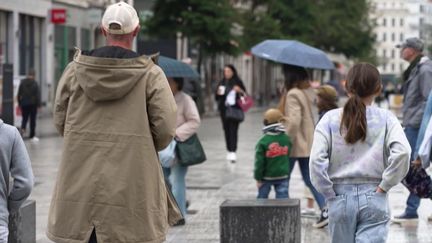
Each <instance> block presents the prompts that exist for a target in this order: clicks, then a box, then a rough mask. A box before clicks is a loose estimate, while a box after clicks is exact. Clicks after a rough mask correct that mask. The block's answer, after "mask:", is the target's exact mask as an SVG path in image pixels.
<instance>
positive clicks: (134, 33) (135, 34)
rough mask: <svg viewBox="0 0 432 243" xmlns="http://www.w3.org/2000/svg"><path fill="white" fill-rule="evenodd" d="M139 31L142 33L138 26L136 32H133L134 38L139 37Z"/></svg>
mask: <svg viewBox="0 0 432 243" xmlns="http://www.w3.org/2000/svg"><path fill="white" fill-rule="evenodd" d="M139 31H140V26H139V25H138V26H137V27H136V28H135V30H134V31H133V36H134V37H135V36H137V35H138V32H139Z"/></svg>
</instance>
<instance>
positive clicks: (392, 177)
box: [309, 106, 411, 199]
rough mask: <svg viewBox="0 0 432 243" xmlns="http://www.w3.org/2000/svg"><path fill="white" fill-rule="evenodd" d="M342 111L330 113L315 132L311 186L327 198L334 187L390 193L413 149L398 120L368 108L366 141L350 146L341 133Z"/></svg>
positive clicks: (330, 195) (378, 109) (407, 162)
mask: <svg viewBox="0 0 432 243" xmlns="http://www.w3.org/2000/svg"><path fill="white" fill-rule="evenodd" d="M341 117H342V108H339V109H335V110H332V111H329V112H327V113H326V114H325V115H324V117H323V118H322V119H321V120H320V122H319V123H318V125H317V126H316V129H315V134H314V140H313V145H312V151H311V155H310V160H309V161H310V162H309V163H310V164H309V166H310V177H311V180H312V184H313V185H314V186H315V188H316V189H317V190H318V191H319V192H321V193H322V194H323V195H324V196H325V198H327V199H328V198H331V197H334V196H335V195H336V194H335V192H334V190H333V185H334V184H366V183H376V184H377V185H379V187H380V188H381V189H383V190H384V191H388V190H390V189H391V188H392V187H393V186H395V185H396V184H398V183H399V182H400V181H401V180H402V179H403V178H404V177H405V175H406V173H407V172H408V168H409V164H410V161H409V156H410V154H411V148H410V145H409V143H408V140H407V138H406V137H405V133H404V131H403V129H402V127H401V125H400V123H399V121H398V120H397V118H396V117H395V116H394V115H393V114H392V113H391V112H390V111H388V110H384V109H381V108H378V107H375V106H367V108H366V118H367V135H366V140H365V141H357V142H356V143H355V144H347V143H346V142H345V140H344V135H345V132H346V130H345V129H343V130H345V132H344V131H342V135H341V132H340V122H341Z"/></svg>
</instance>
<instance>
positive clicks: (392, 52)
mask: <svg viewBox="0 0 432 243" xmlns="http://www.w3.org/2000/svg"><path fill="white" fill-rule="evenodd" d="M391 57H392V58H395V50H394V49H392V50H391Z"/></svg>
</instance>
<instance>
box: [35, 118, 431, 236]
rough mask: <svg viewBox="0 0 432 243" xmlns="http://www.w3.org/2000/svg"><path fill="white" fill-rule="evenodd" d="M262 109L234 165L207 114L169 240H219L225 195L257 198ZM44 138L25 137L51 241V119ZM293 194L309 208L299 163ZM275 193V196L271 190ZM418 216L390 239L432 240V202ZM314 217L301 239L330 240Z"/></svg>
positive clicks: (248, 125) (394, 201)
mask: <svg viewBox="0 0 432 243" xmlns="http://www.w3.org/2000/svg"><path fill="white" fill-rule="evenodd" d="M261 121H262V117H261V112H260V111H259V110H255V111H252V112H250V113H248V114H247V116H246V120H245V121H244V122H243V123H242V124H241V125H240V135H239V145H238V162H237V163H236V165H235V167H234V166H230V165H228V164H227V163H226V161H225V156H226V151H225V144H224V138H223V134H222V128H221V123H220V119H219V118H218V117H210V118H205V119H203V121H202V125H201V128H200V130H199V138H200V140H201V142H202V144H203V146H204V149H205V151H206V154H207V158H208V160H207V161H206V162H205V163H203V164H201V165H196V166H192V167H190V168H189V170H188V174H187V188H188V190H187V198H188V200H190V207H189V211H190V212H191V214H188V215H187V218H186V225H185V226H178V227H174V228H171V229H170V231H169V234H168V236H167V241H166V242H172V243H186V242H188V243H203V242H211V243H213V242H214V243H216V242H219V205H220V204H221V203H222V202H223V201H224V200H226V199H254V198H255V197H256V193H257V192H256V185H255V181H254V180H253V177H252V175H253V163H254V146H255V143H256V141H257V140H258V139H259V138H260V136H261V126H262V125H261ZM38 134H39V136H40V141H39V142H38V143H33V142H30V141H26V145H27V148H28V150H29V153H30V156H31V159H32V166H33V171H34V174H35V177H36V185H35V188H34V190H33V192H32V194H31V196H30V199H34V200H36V210H37V211H36V221H37V226H36V232H37V236H36V239H37V242H38V243H45V242H50V241H49V240H48V239H47V238H46V236H45V233H44V232H45V229H46V224H47V216H48V208H49V203H50V200H51V194H52V190H53V187H54V182H55V177H56V173H57V167H58V164H59V161H60V156H61V149H62V139H61V138H60V137H58V136H57V135H56V132H55V129H54V127H53V124H52V121H51V119H50V118H49V117H45V118H42V119H40V120H39V123H38ZM290 186H291V188H290V196H291V197H293V198H301V199H302V202H301V203H302V207H304V206H305V203H306V201H305V199H304V183H303V181H302V179H301V176H300V172H299V171H298V167H297V166H296V167H295V171H294V172H293V176H292V179H291V182H290ZM407 196H408V191H407V190H406V189H405V188H404V187H403V186H402V185H398V186H396V187H395V188H393V189H392V190H391V191H390V192H389V200H390V205H391V209H392V215H397V214H399V213H401V212H402V211H403V210H404V208H405V201H406V198H407ZM271 197H274V194H271ZM419 215H420V220H419V222H418V223H417V224H410V225H397V224H392V225H390V232H389V236H388V241H387V242H389V243H390V242H391V243H393V242H397V243H402V242H407V243H408V242H409V243H426V242H432V234H430V232H432V222H428V221H427V217H428V216H429V215H432V202H431V201H430V200H426V199H424V200H422V203H421V206H420V208H419ZM314 221H315V219H314V218H302V232H301V236H302V242H304V243H309V242H310V243H314V242H329V239H328V233H327V228H324V229H314V228H313V227H312V224H313V223H314Z"/></svg>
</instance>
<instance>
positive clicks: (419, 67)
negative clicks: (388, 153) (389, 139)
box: [393, 37, 432, 223]
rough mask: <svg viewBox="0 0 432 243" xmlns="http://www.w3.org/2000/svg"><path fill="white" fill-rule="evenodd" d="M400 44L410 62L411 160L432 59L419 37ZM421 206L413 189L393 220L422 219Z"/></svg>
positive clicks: (431, 80)
mask: <svg viewBox="0 0 432 243" xmlns="http://www.w3.org/2000/svg"><path fill="white" fill-rule="evenodd" d="M396 47H397V48H400V50H401V52H400V53H401V57H402V58H403V59H404V60H405V61H407V62H409V63H410V65H409V66H408V68H407V69H406V70H405V71H404V73H403V75H402V79H403V83H402V85H403V86H402V91H403V96H404V101H403V106H402V115H403V120H402V125H403V127H404V132H405V135H406V137H407V138H408V141H409V143H410V146H411V148H412V152H411V161H415V159H416V154H415V153H416V152H418V151H416V149H415V148H416V147H417V146H416V145H417V144H416V143H417V138H418V134H419V130H420V125H421V122H422V118H423V113H424V110H425V107H426V101H427V98H428V95H429V93H430V92H431V90H432V61H431V60H430V59H429V58H428V57H427V56H425V55H424V54H423V50H424V43H423V41H422V40H420V39H419V38H417V37H412V38H408V39H406V40H405V41H404V42H403V43H402V44H399V45H397V46H396ZM419 206H420V197H418V196H416V195H415V194H414V193H410V195H409V196H408V199H407V202H406V208H405V211H404V212H403V213H402V214H401V215H396V216H395V217H394V218H393V222H395V223H401V222H406V221H418V218H419V217H418V214H417V209H418V208H419Z"/></svg>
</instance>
